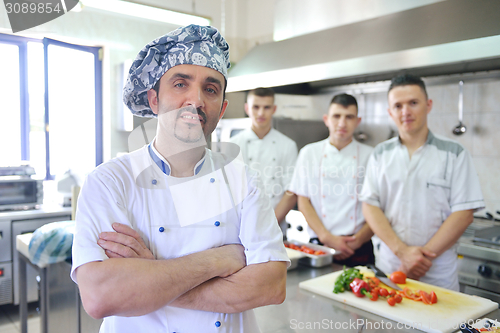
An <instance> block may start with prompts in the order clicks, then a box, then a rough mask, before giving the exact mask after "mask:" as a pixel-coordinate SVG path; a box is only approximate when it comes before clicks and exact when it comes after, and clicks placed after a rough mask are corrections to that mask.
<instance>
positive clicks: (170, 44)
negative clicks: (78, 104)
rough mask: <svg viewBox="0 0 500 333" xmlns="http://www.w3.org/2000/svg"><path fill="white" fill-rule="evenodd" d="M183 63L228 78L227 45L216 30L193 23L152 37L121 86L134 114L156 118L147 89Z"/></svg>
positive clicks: (124, 99) (125, 99)
mask: <svg viewBox="0 0 500 333" xmlns="http://www.w3.org/2000/svg"><path fill="white" fill-rule="evenodd" d="M186 64H187V65H198V66H205V67H208V68H212V69H215V70H216V71H218V72H220V73H221V74H222V75H223V76H224V77H225V78H226V80H227V70H228V69H229V67H230V66H231V63H230V62H229V45H228V44H227V43H226V40H225V39H224V37H222V35H221V34H220V33H219V32H218V31H217V29H215V28H213V27H210V26H206V27H204V26H199V25H194V24H191V25H189V26H187V27H183V28H178V29H176V30H174V31H172V32H169V33H168V34H166V35H165V36H163V37H160V38H157V39H155V40H154V41H152V42H151V43H149V44H148V45H146V46H145V47H144V48H143V49H142V50H141V52H139V54H138V55H137V57H136V58H135V60H134V62H133V63H132V67H130V70H129V75H128V78H127V82H126V83H125V86H124V87H123V102H124V103H125V104H126V105H127V106H128V108H129V109H130V110H131V111H132V113H133V114H134V115H136V116H140V117H156V114H154V113H153V111H152V110H151V108H150V107H149V102H148V95H147V92H148V91H149V90H150V89H152V88H153V87H154V85H155V84H156V82H158V81H159V80H160V78H161V77H162V76H163V74H165V72H166V71H168V70H169V69H170V68H172V67H174V66H177V65H186Z"/></svg>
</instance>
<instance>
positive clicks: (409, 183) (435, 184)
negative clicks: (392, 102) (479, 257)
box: [361, 131, 484, 290]
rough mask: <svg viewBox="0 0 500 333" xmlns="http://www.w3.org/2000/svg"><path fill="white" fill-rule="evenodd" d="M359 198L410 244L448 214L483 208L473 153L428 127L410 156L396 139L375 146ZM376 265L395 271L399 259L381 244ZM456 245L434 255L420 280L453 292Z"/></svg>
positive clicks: (426, 236) (421, 240)
mask: <svg viewBox="0 0 500 333" xmlns="http://www.w3.org/2000/svg"><path fill="white" fill-rule="evenodd" d="M361 200H362V201H364V202H366V203H368V204H370V205H373V206H376V207H379V208H380V209H382V211H383V212H384V213H385V216H386V217H387V219H388V220H389V223H390V224H391V226H392V228H393V229H394V231H395V232H396V234H397V235H398V237H399V238H400V239H401V240H402V241H403V242H404V243H406V244H408V245H410V246H423V245H425V244H426V243H427V242H428V241H429V240H430V239H431V238H432V236H434V234H435V233H436V232H437V231H438V229H439V228H440V227H441V225H442V223H443V222H444V221H445V220H446V219H447V218H448V216H449V215H450V214H451V213H453V212H456V211H460V210H467V209H475V210H477V209H481V208H484V201H483V195H482V193H481V188H480V184H479V179H478V176H477V173H476V170H475V169H474V164H473V161H472V157H471V156H470V154H469V153H468V152H467V150H465V148H464V147H463V146H462V145H460V144H459V143H458V142H455V141H453V140H450V139H448V138H445V137H442V136H438V135H434V134H433V133H431V132H430V131H429V134H428V136H427V141H426V143H425V144H424V145H423V146H422V147H420V148H418V149H417V150H416V151H415V152H414V153H413V156H412V157H411V159H410V158H409V154H408V150H407V149H406V146H404V145H403V144H402V143H401V141H400V140H399V137H396V138H392V139H390V140H388V141H385V142H382V143H381V144H379V145H377V147H375V151H374V152H373V155H372V157H371V158H370V161H369V163H368V167H367V174H366V178H365V182H364V186H363V192H362V194H361ZM376 263H377V266H378V267H380V269H382V270H383V271H385V272H393V271H396V270H398V268H399V266H400V260H399V258H398V257H396V255H394V253H392V252H391V250H390V249H389V247H388V246H387V245H386V244H385V243H383V242H381V245H380V251H379V255H378V256H377V258H376ZM457 264H458V262H457V247H456V245H455V246H452V247H451V248H450V249H448V250H447V251H446V252H444V253H443V254H442V255H440V256H439V257H438V258H435V259H433V261H432V266H431V268H430V270H429V271H428V272H427V274H426V275H425V276H424V277H422V278H421V279H420V280H421V281H423V282H426V283H430V284H433V285H437V286H441V287H445V288H449V289H454V290H458V275H457Z"/></svg>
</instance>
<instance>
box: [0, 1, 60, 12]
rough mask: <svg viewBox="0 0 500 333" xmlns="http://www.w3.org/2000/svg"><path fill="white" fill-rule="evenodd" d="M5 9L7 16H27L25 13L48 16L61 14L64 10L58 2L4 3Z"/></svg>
mask: <svg viewBox="0 0 500 333" xmlns="http://www.w3.org/2000/svg"><path fill="white" fill-rule="evenodd" d="M5 9H6V10H7V14H11V13H16V14H21V13H22V14H27V13H31V14H34V13H40V14H42V13H45V14H50V13H52V12H55V13H60V12H63V11H64V9H63V8H61V4H60V3H59V2H56V3H54V4H53V3H52V2H46V3H33V2H29V3H28V2H23V3H18V2H16V3H8V2H7V3H5Z"/></svg>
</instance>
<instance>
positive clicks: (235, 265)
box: [212, 244, 247, 278]
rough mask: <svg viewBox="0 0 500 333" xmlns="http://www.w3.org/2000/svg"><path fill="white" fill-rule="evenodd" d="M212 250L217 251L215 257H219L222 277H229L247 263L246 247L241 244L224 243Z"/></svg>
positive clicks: (220, 275) (218, 261)
mask: <svg viewBox="0 0 500 333" xmlns="http://www.w3.org/2000/svg"><path fill="white" fill-rule="evenodd" d="M212 250H214V252H215V258H216V259H219V260H217V263H219V265H220V266H219V267H220V268H221V270H222V273H221V274H219V277H221V278H225V277H228V276H229V275H232V274H234V273H236V272H237V271H239V270H240V269H242V268H243V267H245V266H246V265H247V263H246V256H245V248H244V247H243V246H242V245H240V244H229V245H224V246H221V247H218V248H215V249H212Z"/></svg>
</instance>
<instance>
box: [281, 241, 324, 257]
mask: <svg viewBox="0 0 500 333" xmlns="http://www.w3.org/2000/svg"><path fill="white" fill-rule="evenodd" d="M285 247H288V248H289V249H292V250H296V251H301V252H304V253H307V254H313V255H315V256H322V255H324V254H326V252H325V251H321V250H314V249H312V248H310V247H309V246H306V245H301V246H298V245H296V244H293V243H285Z"/></svg>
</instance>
